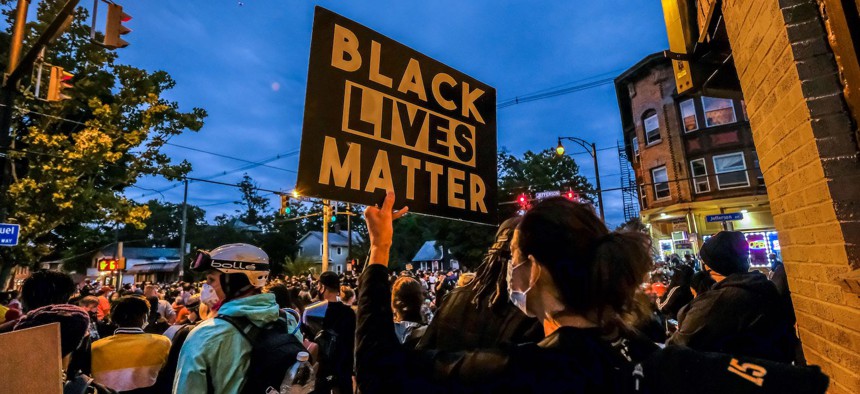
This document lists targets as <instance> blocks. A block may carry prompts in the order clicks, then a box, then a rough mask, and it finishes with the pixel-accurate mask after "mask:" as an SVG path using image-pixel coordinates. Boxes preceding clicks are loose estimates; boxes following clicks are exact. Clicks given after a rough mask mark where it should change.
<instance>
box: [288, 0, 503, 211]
mask: <svg viewBox="0 0 860 394" xmlns="http://www.w3.org/2000/svg"><path fill="white" fill-rule="evenodd" d="M496 155H497V149H496V90H495V89H494V88H492V87H490V86H488V85H486V84H484V83H482V82H480V81H478V80H476V79H474V78H472V77H470V76H468V75H466V74H463V73H462V72H459V71H457V70H455V69H453V68H451V67H449V66H446V65H445V64H442V63H440V62H438V61H436V60H433V59H431V58H429V57H427V56H425V55H424V54H421V53H419V52H417V51H415V50H413V49H411V48H409V47H407V46H405V45H403V44H400V43H398V42H396V41H394V40H392V39H390V38H388V37H385V36H383V35H381V34H379V33H377V32H375V31H373V30H371V29H369V28H367V27H365V26H362V25H360V24H358V23H356V22H353V21H351V20H349V19H347V18H344V17H342V16H340V15H337V14H335V13H333V12H331V11H328V10H326V9H324V8H321V7H317V8H316V13H315V16H314V26H313V36H312V39H311V55H310V65H309V71H308V85H307V96H306V99H305V113H304V124H303V129H302V143H301V156H300V159H299V173H298V177H297V178H298V179H297V181H296V188H297V190H298V191H299V192H300V193H302V195H306V196H313V197H319V198H323V199H331V200H337V201H347V202H352V203H358V204H363V205H375V204H379V203H381V202H382V200H383V198H384V195H385V191H386V189H393V190H395V192H396V194H397V201H396V203H395V207H403V206H405V205H408V206H409V210H410V211H411V212H416V213H423V214H428V215H434V216H442V217H449V218H457V219H462V220H467V221H472V222H481V223H492V224H495V223H496V219H497V208H498V201H497V198H498V197H497V181H496V180H497V168H496Z"/></svg>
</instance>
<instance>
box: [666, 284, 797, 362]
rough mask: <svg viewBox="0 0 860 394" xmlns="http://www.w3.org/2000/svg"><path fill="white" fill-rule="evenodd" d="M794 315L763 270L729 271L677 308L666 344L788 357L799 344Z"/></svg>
mask: <svg viewBox="0 0 860 394" xmlns="http://www.w3.org/2000/svg"><path fill="white" fill-rule="evenodd" d="M793 316H794V312H793V311H792V310H791V309H790V307H789V306H788V305H787V304H786V303H785V301H784V298H783V297H782V296H780V294H779V293H778V292H777V290H776V287H775V286H774V285H773V283H771V282H770V281H769V280H768V279H767V278H766V277H765V276H764V275H763V274H762V273H760V272H758V271H753V272H747V273H743V274H733V275H729V276H728V277H726V278H725V279H724V280H723V281H722V282H719V283H717V284H715V285H714V286H713V287H712V288H711V290H710V291H708V292H707V293H704V294H702V295H701V296H699V297H697V298H696V299H694V300H693V301H692V302H690V304H689V307H688V308H685V309H684V310H683V311H681V313H679V314H678V325H679V328H678V331H677V332H676V333H675V334H674V335H672V337H671V338H669V340H668V341H667V344H669V345H680V346H687V347H690V348H692V349H696V350H699V351H705V352H719V353H728V354H733V355H738V356H748V357H756V358H761V359H766V360H773V361H779V362H786V363H787V362H791V361H793V360H794V358H795V346H796V345H797V337H796V336H795V334H794V327H793V322H794V319H793Z"/></svg>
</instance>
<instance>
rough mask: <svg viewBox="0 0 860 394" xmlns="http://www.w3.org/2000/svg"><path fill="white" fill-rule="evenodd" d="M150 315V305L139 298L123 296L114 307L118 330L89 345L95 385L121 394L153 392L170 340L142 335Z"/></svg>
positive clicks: (151, 335) (146, 334) (112, 313)
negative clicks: (127, 393)
mask: <svg viewBox="0 0 860 394" xmlns="http://www.w3.org/2000/svg"><path fill="white" fill-rule="evenodd" d="M149 312H150V304H149V302H148V301H147V300H146V299H145V298H143V297H140V296H123V297H122V298H120V300H119V302H117V303H116V304H115V305H114V307H113V308H112V309H111V316H112V318H113V321H114V323H116V325H117V326H118V327H119V328H117V329H116V331H115V332H114V335H112V336H109V337H107V338H104V339H100V340H98V341H95V342H93V345H92V373H93V379H95V380H96V382H99V383H101V384H103V385H105V386H107V387H110V388H112V389H114V390H117V391H120V392H123V391H129V390H138V391H136V392H156V391H154V390H153V389H152V387H153V385H154V384H155V381H156V379H157V378H158V374H159V371H161V368H162V367H163V366H164V364H165V362H166V361H167V353H168V352H169V351H170V340H169V339H167V337H165V336H163V335H158V334H148V333H145V332H144V331H143V328H145V327H146V324H147V317H148V316H149ZM145 388H150V390H147V389H145Z"/></svg>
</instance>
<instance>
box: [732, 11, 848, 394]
mask: <svg viewBox="0 0 860 394" xmlns="http://www.w3.org/2000/svg"><path fill="white" fill-rule="evenodd" d="M723 13H724V16H725V23H726V28H727V30H728V34H729V41H730V42H731V45H732V52H733V54H734V60H735V65H736V68H737V71H738V76H739V77H740V81H741V86H742V88H743V93H744V96H745V97H746V99H747V108H748V111H749V115H750V121H751V123H752V129H753V138H754V140H755V145H756V148H757V150H758V153H759V158H760V162H761V167H762V169H763V170H764V177H765V182H766V183H767V185H768V194H769V197H770V202H771V210H772V211H773V216H774V220H775V224H776V228H777V230H778V231H779V238H780V243H781V247H782V251H783V256H784V258H785V263H786V264H785V265H786V272H787V273H788V279H789V285H790V288H791V290H792V299H793V301H794V305H795V312H796V314H797V319H798V326H799V330H800V336H801V340H802V341H803V344H804V353H805V355H806V358H807V360H808V361H809V362H810V363H812V364H817V365H820V366H821V367H822V369H823V370H824V371H825V372H826V373H827V374H828V375H830V377H831V389H830V391H831V392H833V393H858V392H860V298H858V295H857V294H854V293H849V292H847V291H846V290H845V289H844V288H843V287H842V286H840V278H841V277H844V276H845V275H847V274H848V273H849V272H851V271H852V270H856V269H858V268H860V165H858V148H857V141H856V140H855V137H854V135H853V133H852V124H851V118H850V115H849V113H848V112H847V111H846V107H845V102H844V97H843V96H842V87H841V85H840V80H839V77H838V74H837V68H836V63H835V61H834V58H833V54H832V52H831V50H830V48H829V46H828V42H827V37H826V34H825V30H824V27H823V24H822V21H821V14H820V10H819V9H818V4H817V2H816V1H815V0H726V1H724V3H723Z"/></svg>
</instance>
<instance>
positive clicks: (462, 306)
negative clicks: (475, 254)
mask: <svg viewBox="0 0 860 394" xmlns="http://www.w3.org/2000/svg"><path fill="white" fill-rule="evenodd" d="M474 297H475V291H474V290H473V289H472V288H471V287H470V286H466V287H458V288H456V289H455V290H454V291H452V292H450V293H449V294H448V297H447V298H446V300H445V304H444V306H442V308H440V309H439V311H438V312H437V313H436V316H435V317H434V318H433V321H432V322H430V326H428V327H427V332H426V333H425V334H424V337H422V338H421V341H420V342H418V347H417V348H418V349H436V350H445V351H460V350H473V349H486V348H494V347H498V346H504V345H508V344H514V345H515V344H520V343H527V342H537V341H540V340H541V339H543V336H544V335H543V327H542V326H541V325H540V323H539V322H538V321H537V319H534V318H529V317H528V316H526V315H525V314H523V313H522V312H521V311H520V310H519V309H517V307H515V306H513V305H512V304H511V303H510V302H507V303H505V304H504V307H503V308H500V310H492V309H490V307H489V306H488V305H487V304H486V303H485V302H482V303H480V304H479V305H475V304H473V303H472V299H473V298H474Z"/></svg>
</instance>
